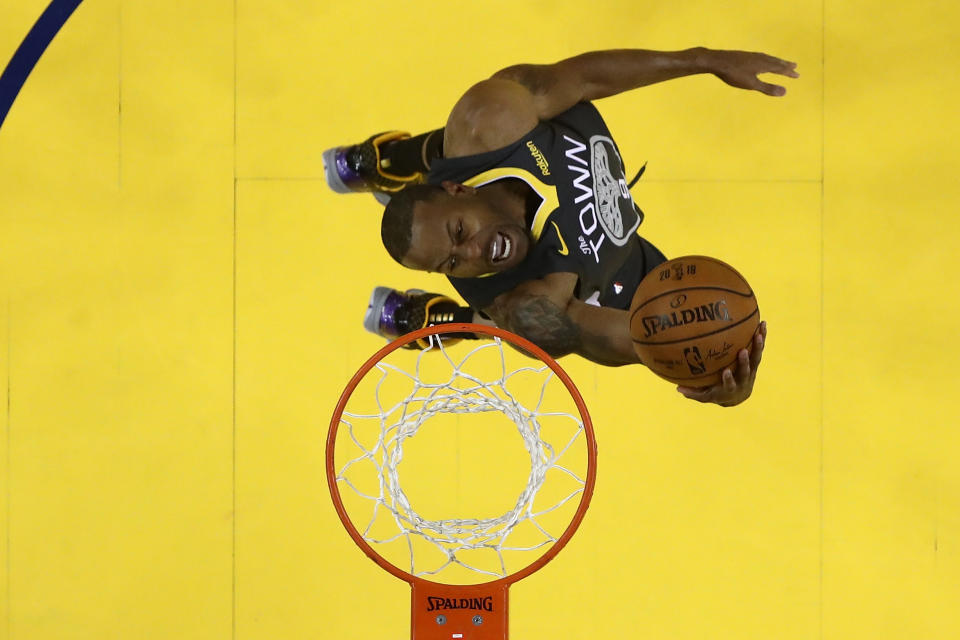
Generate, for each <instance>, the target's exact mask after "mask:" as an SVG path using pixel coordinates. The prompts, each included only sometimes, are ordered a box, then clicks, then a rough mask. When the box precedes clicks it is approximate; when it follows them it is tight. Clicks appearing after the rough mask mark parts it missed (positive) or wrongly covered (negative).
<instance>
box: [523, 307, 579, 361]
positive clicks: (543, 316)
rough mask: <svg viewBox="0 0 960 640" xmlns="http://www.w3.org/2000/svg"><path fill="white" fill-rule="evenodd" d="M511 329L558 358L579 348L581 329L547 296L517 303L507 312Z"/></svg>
mask: <svg viewBox="0 0 960 640" xmlns="http://www.w3.org/2000/svg"><path fill="white" fill-rule="evenodd" d="M507 324H508V328H509V329H510V330H511V331H513V332H514V333H516V334H517V335H519V336H521V337H524V338H526V339H527V340H529V341H530V342H532V343H534V344H535V345H537V346H538V347H540V348H541V349H543V350H544V351H546V352H547V353H549V354H550V355H551V356H553V357H555V358H557V357H560V356H563V355H566V354H568V353H571V352H573V351H576V350H577V348H578V347H579V346H580V328H579V327H578V326H577V325H575V324H574V323H573V322H572V321H571V320H570V318H568V317H567V314H566V313H564V311H563V309H561V308H560V307H558V306H557V305H555V304H553V303H552V302H551V301H550V299H549V298H547V297H545V296H534V297H531V298H527V299H525V300H523V301H522V302H520V303H518V304H516V305H515V306H514V307H513V308H512V309H510V310H509V312H508V313H507Z"/></svg>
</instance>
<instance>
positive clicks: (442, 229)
mask: <svg viewBox="0 0 960 640" xmlns="http://www.w3.org/2000/svg"><path fill="white" fill-rule="evenodd" d="M521 213H522V212H521ZM380 235H381V238H382V239H383V245H384V246H385V247H386V248H387V251H388V252H389V253H390V255H391V256H392V257H393V259H394V260H396V261H397V262H399V263H400V264H402V265H403V266H405V267H409V268H411V269H417V270H419V271H437V272H440V273H444V274H447V275H452V276H456V277H458V278H476V277H479V276H483V275H487V274H490V273H496V272H498V271H503V270H505V269H509V268H510V267H513V266H516V265H517V264H519V263H520V262H521V261H522V260H523V259H524V258H525V257H526V255H527V250H528V249H529V247H530V237H529V235H528V233H527V230H526V227H525V224H523V222H522V217H521V218H520V219H518V218H517V216H516V214H511V213H510V212H509V211H508V210H507V209H506V208H505V206H504V205H503V203H502V202H500V201H499V200H498V198H496V197H490V196H488V195H484V194H483V193H481V192H480V191H478V190H477V189H474V188H473V187H468V186H465V185H462V184H457V183H455V182H444V183H443V184H442V185H412V186H408V187H406V188H405V189H404V190H403V191H400V192H399V193H396V194H394V195H392V196H391V198H390V202H389V203H388V204H387V208H386V210H385V211H384V212H383V221H382V223H381V227H380Z"/></svg>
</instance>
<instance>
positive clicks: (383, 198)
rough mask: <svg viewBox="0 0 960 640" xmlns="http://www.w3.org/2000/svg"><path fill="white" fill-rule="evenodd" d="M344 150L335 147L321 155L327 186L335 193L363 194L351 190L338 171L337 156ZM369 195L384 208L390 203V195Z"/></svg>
mask: <svg viewBox="0 0 960 640" xmlns="http://www.w3.org/2000/svg"><path fill="white" fill-rule="evenodd" d="M342 148H343V147H334V148H332V149H327V150H326V151H324V152H323V154H322V155H321V157H322V158H323V177H324V178H325V179H326V181H327V186H328V187H330V190H331V191H333V192H334V193H362V192H360V191H357V190H356V189H351V188H350V187H349V186H348V185H347V183H346V182H344V181H343V178H342V177H341V176H340V172H339V171H337V162H338V160H337V156H338V155H339V154H338V152H339V151H340V150H341V149H342ZM369 193H370V194H371V195H373V198H374V199H375V200H376V201H377V202H379V203H380V204H382V205H383V206H387V203H388V202H390V194H387V193H384V192H382V191H371V192H369Z"/></svg>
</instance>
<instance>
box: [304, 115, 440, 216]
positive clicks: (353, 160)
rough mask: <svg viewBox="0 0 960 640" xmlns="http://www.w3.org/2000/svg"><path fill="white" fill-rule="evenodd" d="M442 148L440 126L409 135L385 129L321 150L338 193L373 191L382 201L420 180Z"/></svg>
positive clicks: (325, 169)
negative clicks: (350, 143)
mask: <svg viewBox="0 0 960 640" xmlns="http://www.w3.org/2000/svg"><path fill="white" fill-rule="evenodd" d="M442 149H443V129H434V130H433V131H428V132H426V133H422V134H420V135H418V136H413V137H411V136H410V134H409V133H406V132H404V131H386V132H384V133H378V134H376V135H373V136H370V137H369V138H367V139H366V140H365V141H363V142H361V143H359V144H354V145H348V146H342V147H334V148H332V149H327V150H326V151H324V152H323V166H324V175H325V176H326V179H327V185H329V187H330V188H331V189H333V190H334V191H336V192H337V193H363V192H373V194H374V196H375V197H377V200H379V201H380V202H382V203H384V204H385V203H386V202H387V201H388V200H389V194H390V193H394V192H397V191H400V190H401V189H403V188H404V187H405V186H407V185H408V184H417V183H420V182H423V181H424V179H425V178H426V175H427V173H429V171H430V164H431V163H432V162H433V160H434V159H436V158H438V157H440V154H441V151H442Z"/></svg>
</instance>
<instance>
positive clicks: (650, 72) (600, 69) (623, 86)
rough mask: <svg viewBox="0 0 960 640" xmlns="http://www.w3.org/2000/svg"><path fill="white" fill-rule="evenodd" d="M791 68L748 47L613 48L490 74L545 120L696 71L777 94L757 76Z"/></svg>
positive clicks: (776, 87)
mask: <svg viewBox="0 0 960 640" xmlns="http://www.w3.org/2000/svg"><path fill="white" fill-rule="evenodd" d="M796 67H797V65H796V63H795V62H790V61H787V60H782V59H780V58H776V57H774V56H770V55H767V54H765V53H754V52H749V51H725V50H716V49H707V48H705V47H695V48H693V49H686V50H683V51H650V50H646V49H615V50H610V51H593V52H590V53H584V54H581V55H579V56H575V57H573V58H567V59H566V60H561V61H560V62H557V63H554V64H519V65H515V66H512V67H507V68H506V69H503V70H501V71H498V72H497V73H495V74H494V75H493V78H496V79H503V80H512V81H514V82H517V83H519V84H521V85H523V86H524V87H526V88H527V89H528V90H529V91H530V93H531V94H533V96H534V100H535V103H536V108H537V113H538V116H539V117H540V119H541V120H545V119H547V118H551V117H553V116H555V115H557V114H558V113H562V112H563V111H566V110H567V109H569V108H570V107H572V106H573V105H575V104H576V103H578V102H583V101H590V100H598V99H600V98H606V97H608V96H612V95H616V94H618V93H623V92H624V91H629V90H631V89H637V88H639V87H644V86H647V85H651V84H655V83H658V82H664V81H666V80H673V79H674V78H682V77H684V76H690V75H696V74H701V73H711V74H713V75H715V76H717V77H718V78H720V79H721V80H723V81H724V82H726V83H727V84H729V85H731V86H734V87H737V88H740V89H750V90H755V91H760V92H762V93H765V94H767V95H770V96H782V95H784V94H785V93H786V89H785V88H784V87H783V86H780V85H775V84H770V83H767V82H764V81H762V80H760V79H759V78H758V77H757V76H758V75H759V74H763V73H775V74H779V75H783V76H787V77H791V78H796V77H798V74H797V71H796Z"/></svg>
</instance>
